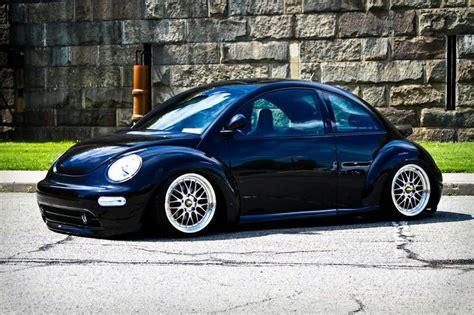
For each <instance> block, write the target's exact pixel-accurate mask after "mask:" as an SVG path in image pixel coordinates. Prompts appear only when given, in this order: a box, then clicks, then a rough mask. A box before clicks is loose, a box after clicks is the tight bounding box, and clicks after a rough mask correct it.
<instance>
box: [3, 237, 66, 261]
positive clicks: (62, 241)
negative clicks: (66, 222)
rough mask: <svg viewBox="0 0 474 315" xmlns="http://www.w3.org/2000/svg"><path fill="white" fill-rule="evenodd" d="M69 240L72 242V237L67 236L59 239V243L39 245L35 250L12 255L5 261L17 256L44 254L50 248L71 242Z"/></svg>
mask: <svg viewBox="0 0 474 315" xmlns="http://www.w3.org/2000/svg"><path fill="white" fill-rule="evenodd" d="M71 240H72V235H68V236H66V237H65V238H63V239H61V240H59V241H56V242H53V243H47V244H44V245H41V246H40V247H38V248H37V249H34V250H30V251H26V252H19V253H16V254H15V255H12V256H10V257H8V258H7V259H12V258H15V257H17V256H19V255H24V254H31V253H38V252H45V251H48V250H50V249H51V248H53V247H55V246H58V245H62V244H64V243H66V242H69V241H71Z"/></svg>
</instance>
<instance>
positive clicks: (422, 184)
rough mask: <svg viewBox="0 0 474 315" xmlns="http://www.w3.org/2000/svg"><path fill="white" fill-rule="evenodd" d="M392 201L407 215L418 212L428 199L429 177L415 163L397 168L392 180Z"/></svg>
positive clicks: (411, 215)
mask: <svg viewBox="0 0 474 315" xmlns="http://www.w3.org/2000/svg"><path fill="white" fill-rule="evenodd" d="M391 191H392V201H393V204H394V205H395V207H396V208H397V210H398V211H399V212H400V213H401V214H403V215H404V216H407V217H413V216H416V215H418V214H420V213H421V212H422V211H423V210H424V209H425V208H426V205H427V204H428V201H429V200H430V194H431V189H430V179H429V177H428V175H427V174H426V172H425V170H423V168H421V167H420V166H418V165H416V164H407V165H404V166H403V167H402V168H400V169H399V170H398V172H397V173H396V174H395V176H394V177H393V180H392V189H391Z"/></svg>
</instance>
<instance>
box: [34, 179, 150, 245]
mask: <svg viewBox="0 0 474 315" xmlns="http://www.w3.org/2000/svg"><path fill="white" fill-rule="evenodd" d="M103 196H122V197H124V198H125V199H126V203H125V205H123V206H105V207H104V206H101V205H99V203H98V199H99V197H103ZM150 196H151V191H145V192H143V191H142V192H136V191H131V190H130V189H129V187H128V188H127V189H125V188H124V187H121V186H110V185H109V186H106V187H105V186H95V187H94V186H82V185H76V184H71V183H67V181H61V182H58V181H57V180H52V179H50V178H46V179H45V180H43V181H41V182H39V183H38V186H37V200H38V205H39V207H40V211H41V216H42V218H43V220H44V221H45V223H46V225H47V227H48V228H49V229H50V230H53V231H56V232H60V233H67V234H75V235H83V236H98V237H104V236H112V235H117V234H124V233H129V232H134V231H137V230H139V229H140V228H141V226H142V221H143V216H144V214H145V210H146V208H147V204H148V201H149V200H150Z"/></svg>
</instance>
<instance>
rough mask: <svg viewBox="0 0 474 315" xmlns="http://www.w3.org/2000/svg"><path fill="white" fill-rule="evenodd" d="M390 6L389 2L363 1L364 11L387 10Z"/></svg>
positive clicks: (381, 0)
mask: <svg viewBox="0 0 474 315" xmlns="http://www.w3.org/2000/svg"><path fill="white" fill-rule="evenodd" d="M389 5H390V1H389V0H366V1H365V10H366V11H369V10H382V9H387V8H388V7H389Z"/></svg>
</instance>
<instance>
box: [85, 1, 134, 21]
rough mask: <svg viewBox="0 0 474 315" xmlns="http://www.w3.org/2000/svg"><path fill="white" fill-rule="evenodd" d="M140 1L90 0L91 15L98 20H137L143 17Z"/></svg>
mask: <svg viewBox="0 0 474 315" xmlns="http://www.w3.org/2000/svg"><path fill="white" fill-rule="evenodd" d="M141 6H142V5H141V1H130V0H100V1H92V14H93V15H92V16H93V19H94V20H95V21H100V20H135V19H136V20H138V19H141V18H142V17H143V14H142V12H143V10H142V7H141Z"/></svg>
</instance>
